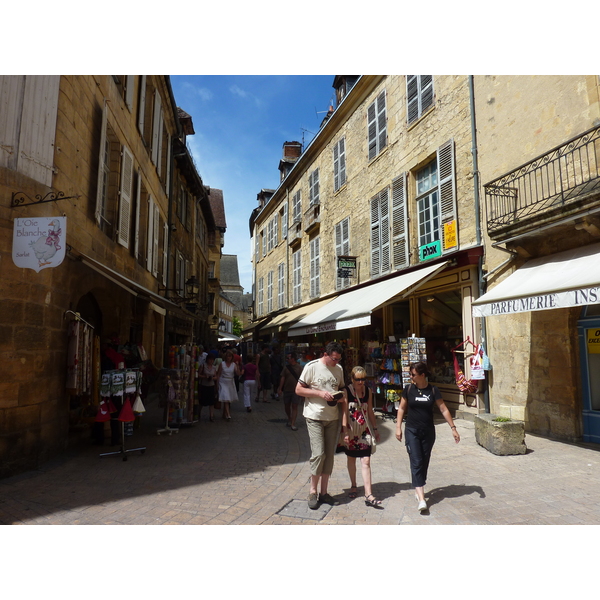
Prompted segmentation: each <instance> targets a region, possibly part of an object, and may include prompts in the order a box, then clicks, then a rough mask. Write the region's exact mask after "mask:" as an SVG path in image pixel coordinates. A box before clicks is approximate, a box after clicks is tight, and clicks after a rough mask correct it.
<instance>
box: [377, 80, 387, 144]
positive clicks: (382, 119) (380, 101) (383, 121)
mask: <svg viewBox="0 0 600 600" xmlns="http://www.w3.org/2000/svg"><path fill="white" fill-rule="evenodd" d="M386 146H387V112H386V103H385V90H383V91H382V92H381V94H379V97H378V98H377V153H379V152H381V151H382V150H383V149H384V148H385V147H386Z"/></svg>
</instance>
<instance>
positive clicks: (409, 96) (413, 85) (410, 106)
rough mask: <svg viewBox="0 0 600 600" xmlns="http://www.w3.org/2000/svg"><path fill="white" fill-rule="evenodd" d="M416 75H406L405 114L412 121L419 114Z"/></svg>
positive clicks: (409, 121) (408, 120)
mask: <svg viewBox="0 0 600 600" xmlns="http://www.w3.org/2000/svg"><path fill="white" fill-rule="evenodd" d="M417 77H418V76H417V75H407V76H406V115H407V117H406V118H407V122H408V123H412V122H413V121H414V120H415V119H416V118H417V117H418V116H419V83H418V80H417Z"/></svg>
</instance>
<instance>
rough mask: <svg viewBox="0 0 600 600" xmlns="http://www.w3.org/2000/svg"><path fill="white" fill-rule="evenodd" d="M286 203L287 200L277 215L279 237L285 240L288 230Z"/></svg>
mask: <svg viewBox="0 0 600 600" xmlns="http://www.w3.org/2000/svg"><path fill="white" fill-rule="evenodd" d="M287 208H288V205H287V201H286V203H285V204H284V205H283V207H282V209H281V211H280V213H279V216H280V219H281V239H282V240H285V239H287V231H288V210H287Z"/></svg>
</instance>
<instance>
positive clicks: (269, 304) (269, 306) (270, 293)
mask: <svg viewBox="0 0 600 600" xmlns="http://www.w3.org/2000/svg"><path fill="white" fill-rule="evenodd" d="M272 312H273V271H269V272H268V273H267V313H268V314H269V313H272Z"/></svg>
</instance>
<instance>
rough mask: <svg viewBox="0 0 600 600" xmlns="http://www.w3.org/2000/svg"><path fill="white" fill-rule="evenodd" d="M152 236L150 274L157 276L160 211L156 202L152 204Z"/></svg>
mask: <svg viewBox="0 0 600 600" xmlns="http://www.w3.org/2000/svg"><path fill="white" fill-rule="evenodd" d="M153 226H154V236H153V238H152V244H153V249H152V274H153V275H154V277H158V241H159V236H160V211H159V209H158V204H156V203H155V204H154V223H153Z"/></svg>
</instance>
